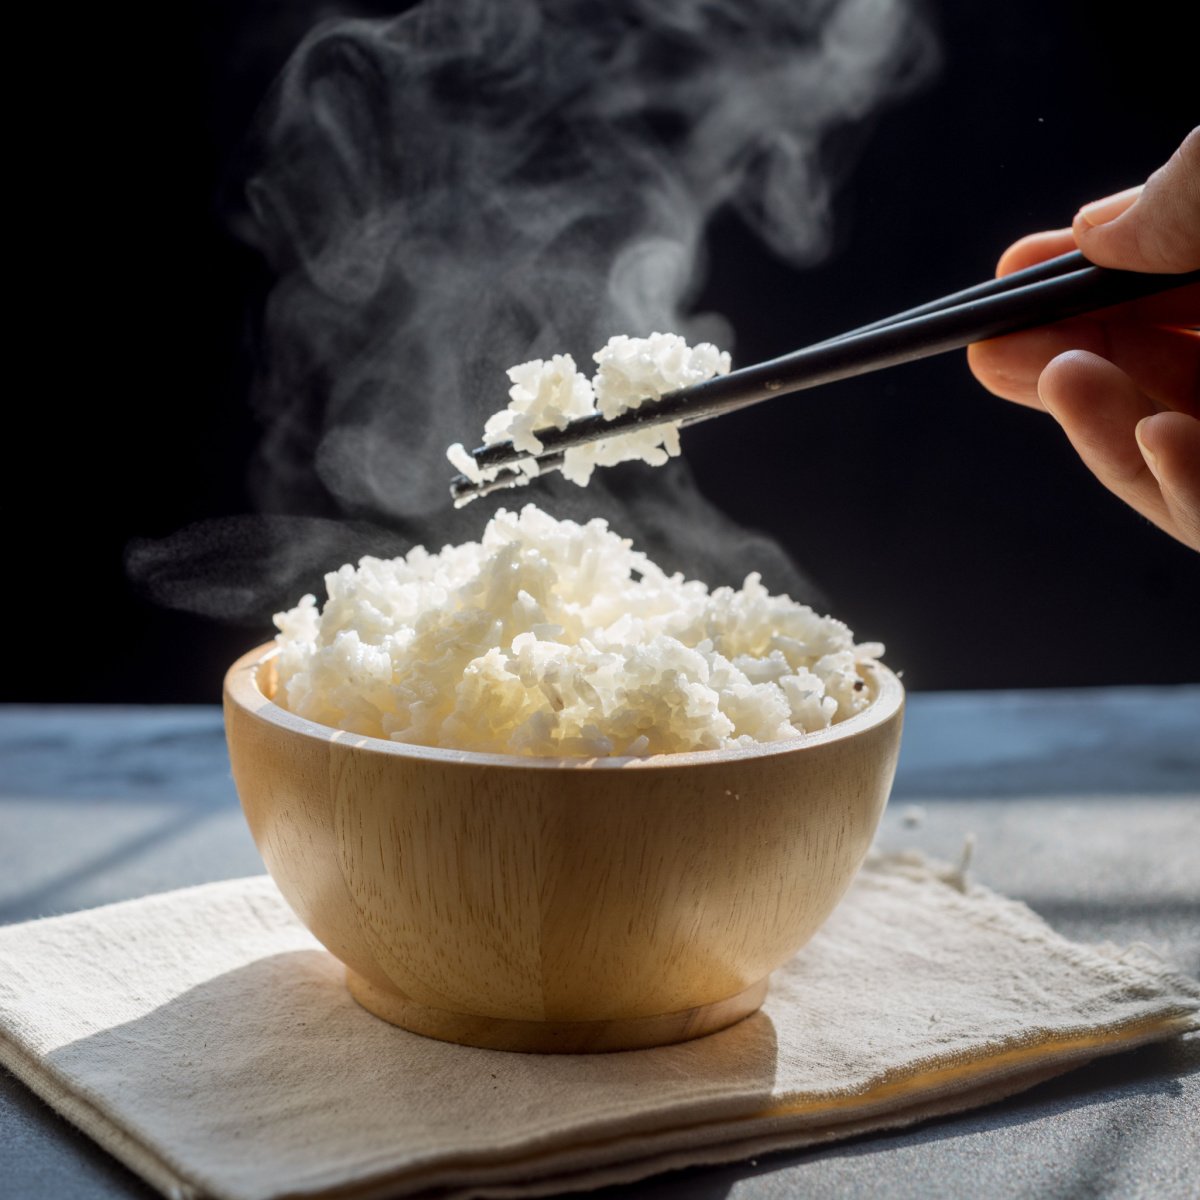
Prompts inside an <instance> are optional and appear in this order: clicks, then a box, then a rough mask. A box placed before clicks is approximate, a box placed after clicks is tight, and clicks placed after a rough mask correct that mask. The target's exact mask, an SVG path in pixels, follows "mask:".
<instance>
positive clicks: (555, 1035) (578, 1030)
mask: <svg viewBox="0 0 1200 1200" xmlns="http://www.w3.org/2000/svg"><path fill="white" fill-rule="evenodd" d="M346 986H347V987H348V988H349V989H350V995H351V996H353V997H354V999H355V1000H357V1001H358V1003H359V1004H361V1005H362V1006H363V1008H365V1009H366V1010H367V1011H368V1012H369V1013H373V1014H374V1015H375V1016H377V1017H382V1018H383V1019H384V1020H385V1021H388V1022H390V1023H391V1024H393V1025H399V1026H400V1027H401V1028H402V1029H407V1030H408V1031H409V1032H410V1033H419V1034H421V1035H422V1036H424V1037H429V1038H436V1039H437V1040H438V1041H442V1042H457V1043H458V1044H459V1045H461V1046H482V1047H484V1048H485V1049H488V1050H516V1051H520V1052H522V1053H525V1054H598V1053H604V1052H608V1051H612V1050H643V1049H646V1048H647V1047H650V1046H667V1045H670V1044H671V1043H673V1042H687V1041H690V1040H691V1039H692V1038H698V1037H704V1036H705V1034H709V1033H716V1032H717V1031H718V1030H719V1029H726V1028H728V1027H729V1026H730V1025H734V1024H736V1023H737V1022H738V1021H741V1020H744V1019H745V1018H746V1017H748V1016H750V1014H751V1013H754V1012H757V1011H758V1010H759V1008H760V1007H761V1006H762V1002H763V999H764V997H765V996H766V994H767V980H766V979H760V980H759V981H758V982H757V983H755V984H751V986H750V987H748V988H746V990H745V991H742V992H738V994H737V995H736V996H729V997H728V998H727V999H725V1000H717V1001H715V1002H714V1003H712V1004H702V1005H700V1006H699V1007H698V1008H687V1009H684V1010H683V1011H681V1012H673V1013H663V1014H661V1015H659V1016H653V1017H631V1018H628V1019H623V1020H621V1019H618V1020H611V1021H512V1020H507V1019H505V1018H503V1017H481V1016H476V1015H474V1014H471V1013H456V1012H446V1011H444V1010H442V1009H437V1008H426V1007H424V1006H423V1005H420V1004H413V1003H412V1002H411V1001H409V1000H404V999H402V998H401V997H399V996H397V995H396V994H395V993H393V992H388V991H385V990H384V989H383V988H380V987H377V986H376V985H375V984H373V983H370V982H368V981H367V980H366V979H364V978H363V977H362V976H361V975H358V974H356V973H355V972H354V971H351V970H350V969H349V968H347V970H346Z"/></svg>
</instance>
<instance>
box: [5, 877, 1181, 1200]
mask: <svg viewBox="0 0 1200 1200" xmlns="http://www.w3.org/2000/svg"><path fill="white" fill-rule="evenodd" d="M1197 1028H1200V985H1197V983H1196V982H1194V981H1192V980H1190V979H1187V978H1184V977H1182V976H1179V975H1177V974H1175V973H1174V972H1172V971H1171V970H1170V968H1168V967H1167V966H1165V965H1164V964H1162V963H1161V962H1159V961H1158V960H1157V959H1156V958H1155V957H1153V956H1152V955H1150V954H1149V953H1148V952H1145V951H1141V950H1125V951H1119V950H1117V949H1115V948H1112V947H1087V946H1080V945H1075V944H1072V943H1070V942H1068V941H1066V940H1065V939H1063V938H1061V937H1059V936H1058V935H1057V934H1055V933H1054V932H1053V931H1052V930H1051V929H1050V928H1049V927H1048V926H1047V925H1045V924H1044V923H1043V922H1042V921H1041V920H1040V919H1039V918H1038V917H1037V916H1035V915H1034V914H1033V913H1032V912H1030V911H1029V909H1027V908H1025V907H1024V906H1022V905H1019V904H1016V903H1014V902H1012V901H1009V900H1006V899H1004V898H1003V897H1001V896H998V895H996V894H995V893H993V892H990V891H988V890H987V889H985V888H982V887H977V886H970V887H968V886H965V885H964V884H963V883H962V881H961V879H959V880H957V881H956V880H955V878H954V877H953V875H952V874H950V873H947V872H944V871H939V870H938V869H937V868H935V867H933V866H930V865H927V864H925V863H923V862H922V861H921V860H919V859H917V858H915V857H906V856H896V857H890V858H875V859H872V860H870V861H869V862H868V863H867V865H866V866H865V867H864V869H863V871H862V873H861V874H860V876H859V878H858V880H857V881H856V883H855V884H854V886H853V887H852V889H851V890H850V892H849V893H848V895H847V896H846V898H845V900H844V901H843V902H842V904H841V906H840V907H839V909H838V910H837V912H836V913H835V914H834V916H833V917H832V918H831V919H830V920H829V922H828V923H827V924H826V925H825V927H824V928H823V929H822V930H821V931H820V932H819V933H818V934H817V936H816V937H815V938H814V939H813V941H812V942H810V943H809V945H808V946H806V947H805V948H804V950H802V951H801V953H800V954H799V955H797V956H796V958H794V959H793V960H792V961H791V962H790V963H788V964H787V965H786V966H784V967H783V968H781V969H780V970H779V971H777V972H776V974H775V975H774V977H773V980H772V985H771V990H770V993H769V995H768V998H767V1002H766V1004H765V1005H764V1007H763V1009H762V1011H761V1012H759V1013H757V1014H755V1015H754V1016H752V1017H750V1018H749V1019H747V1020H745V1021H743V1022H741V1023H740V1024H738V1025H735V1026H733V1027H732V1028H730V1029H727V1030H725V1031H723V1032H721V1033H718V1034H714V1035H712V1036H710V1037H706V1038H701V1039H698V1040H697V1041H693V1042H687V1043H683V1044H681V1045H677V1046H667V1047H662V1048H659V1049H654V1050H640V1051H630V1052H624V1053H616V1054H603V1055H566V1056H559V1055H527V1054H510V1053H504V1052H500V1051H492V1050H479V1049H473V1048H467V1047H462V1046H454V1045H448V1044H445V1043H441V1042H436V1041H431V1040H429V1039H426V1038H422V1037H418V1036H416V1035H414V1034H409V1033H406V1032H404V1031H403V1030H400V1029H397V1028H394V1027H393V1026H390V1025H388V1024H386V1023H384V1022H383V1021H380V1020H378V1019H377V1018H375V1017H373V1016H371V1015H370V1014H369V1013H367V1012H365V1011H364V1010H363V1009H361V1008H359V1007H358V1006H357V1005H356V1004H355V1003H354V1001H353V1000H352V999H351V998H350V996H349V994H348V992H347V991H346V989H345V987H344V986H343V983H342V968H341V967H340V965H339V964H338V963H337V962H336V961H335V960H334V959H333V958H332V957H331V956H330V955H328V954H327V953H326V952H325V951H324V950H323V949H321V947H320V946H319V945H318V943H317V942H316V941H315V940H314V939H313V938H312V937H311V935H310V934H309V933H308V932H307V931H306V930H305V929H304V928H303V926H301V925H300V923H299V922H298V921H297V920H296V918H295V917H294V916H293V915H292V913H291V911H290V910H289V909H288V907H287V906H286V904H285V903H284V901H283V900H282V898H281V897H280V895H279V893H278V892H277V891H276V889H275V887H274V885H273V884H272V883H271V881H270V880H269V879H268V878H266V877H265V876H261V877H254V878H249V879H241V880H234V881H231V882H226V883H215V884H209V885H205V886H202V887H196V888H188V889H185V890H182V891H177V892H170V893H167V894H165V895H160V896H151V897H147V898H145V899H142V900H135V901H130V902H127V903H123V904H115V905H110V906H108V907H105V908H100V909H95V910H93V911H90V912H83V913H76V914H73V915H70V916H65V917H55V918H51V919H48V920H42V921H34V922H29V923H27V924H24V925H18V926H12V927H9V928H7V929H0V1062H2V1063H3V1064H4V1065H5V1066H7V1067H8V1068H9V1069H10V1070H11V1071H13V1072H14V1073H15V1074H16V1075H17V1076H19V1077H20V1078H21V1079H23V1080H24V1081H25V1082H26V1083H27V1084H28V1085H29V1086H30V1087H31V1088H33V1089H34V1090H35V1091H37V1092H38V1093H39V1094H41V1095H42V1096H43V1097H44V1098H45V1099H46V1100H47V1101H48V1102H49V1103H50V1104H51V1105H53V1106H54V1107H55V1108H56V1109H58V1110H59V1111H60V1112H61V1113H63V1114H64V1115H65V1116H66V1117H67V1118H68V1119H70V1120H71V1121H73V1122H74V1123H75V1124H77V1125H78V1126H79V1127H80V1128H82V1129H83V1130H84V1131H85V1132H86V1133H88V1134H89V1135H90V1136H91V1137H93V1138H94V1139H95V1140H96V1141H97V1142H99V1143H100V1144H101V1145H102V1146H104V1147H105V1148H106V1149H108V1150H109V1151H110V1152H111V1153H112V1154H114V1155H115V1156H116V1157H117V1158H119V1159H121V1160H123V1161H124V1162H125V1163H126V1164H127V1165H128V1166H130V1167H131V1168H132V1169H133V1170H134V1171H136V1172H137V1173H138V1174H139V1175H141V1176H143V1177H144V1178H145V1179H146V1180H147V1181H149V1182H150V1183H151V1184H152V1185H154V1186H155V1187H157V1188H158V1189H159V1190H161V1191H162V1192H164V1193H165V1194H167V1195H169V1196H173V1197H201V1196H203V1197H219V1198H225V1200H270V1198H273V1197H283V1196H289V1197H291V1196H302V1195H314V1194H336V1195H337V1196H339V1197H348V1198H350V1197H352V1198H354V1200H371V1198H373V1197H384V1196H411V1195H429V1196H434V1195H436V1196H438V1197H442V1198H449V1197H454V1198H456V1200H465V1198H467V1197H476V1196H479V1197H525V1196H537V1195H545V1194H547V1193H553V1192H559V1191H565V1190H573V1189H587V1188H593V1187H599V1186H602V1185H604V1184H610V1183H615V1182H622V1181H630V1180H634V1179H639V1178H644V1177H646V1176H648V1175H652V1174H655V1173H656V1172H660V1171H664V1170H668V1169H671V1168H676V1167H683V1166H691V1165H696V1164H701V1163H718V1162H730V1161H735V1160H737V1159H739V1158H744V1157H748V1156H750V1155H754V1154H759V1153H763V1152H766V1151H769V1150H773V1149H782V1148H788V1147H793V1148H794V1147H802V1146H806V1145H811V1144H815V1143H818V1142H823V1141H828V1140H832V1139H835V1138H841V1137H849V1136H851V1135H855V1134H861V1133H864V1132H867V1131H871V1130H878V1129H884V1128H890V1127H896V1126H900V1125H906V1124H910V1123H912V1122H914V1121H917V1120H921V1119H923V1118H926V1117H930V1116H936V1115H941V1114H945V1113H951V1112H955V1111H960V1110H963V1109H966V1108H970V1107H973V1106H975V1105H978V1104H982V1103H985V1102H987V1101H990V1100H994V1099H998V1098H1000V1097H1002V1096H1005V1095H1009V1094H1011V1093H1013V1092H1016V1091H1019V1090H1020V1089H1022V1088H1025V1087H1028V1086H1030V1085H1031V1084H1033V1083H1037V1082H1040V1081H1041V1080H1043V1079H1046V1078H1049V1077H1051V1076H1052V1075H1055V1074H1058V1073H1060V1072H1062V1071H1064V1070H1067V1069H1069V1068H1070V1067H1072V1066H1075V1065H1077V1064H1079V1063H1081V1062H1084V1061H1086V1060H1088V1059H1091V1058H1094V1057H1096V1056H1097V1055H1101V1054H1107V1053H1112V1052H1114V1051H1118V1050H1124V1049H1128V1048H1131V1047H1133V1046H1137V1045H1141V1044H1144V1043H1146V1042H1150V1041H1155V1040H1158V1039H1162V1038H1166V1037H1170V1036H1173V1035H1175V1034H1178V1033H1182V1032H1185V1031H1188V1030H1194V1029H1197Z"/></svg>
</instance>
